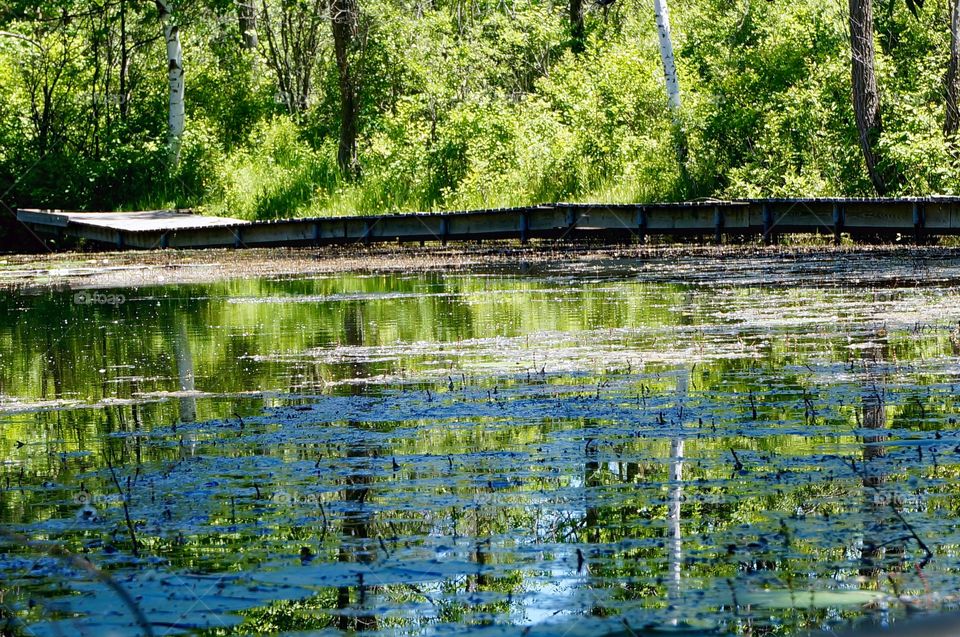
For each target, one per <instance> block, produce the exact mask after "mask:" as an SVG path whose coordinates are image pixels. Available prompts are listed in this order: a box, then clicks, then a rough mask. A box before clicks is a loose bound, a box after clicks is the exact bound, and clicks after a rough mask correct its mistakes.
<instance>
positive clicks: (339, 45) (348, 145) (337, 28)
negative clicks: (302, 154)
mask: <svg viewBox="0 0 960 637" xmlns="http://www.w3.org/2000/svg"><path fill="white" fill-rule="evenodd" d="M357 13H358V7H357V0H331V2H330V20H331V23H332V27H333V49H334V54H335V55H336V58H337V78H338V83H339V85H340V145H339V148H338V150H337V164H338V165H339V166H340V171H341V172H342V173H343V175H344V176H345V177H347V178H348V179H353V178H355V177H357V176H359V173H360V166H359V164H358V162H357V118H358V115H359V108H358V107H359V104H358V100H357V81H356V77H355V75H354V70H353V66H352V64H351V58H352V52H353V49H354V46H355V45H354V40H355V39H356V36H357V23H358V22H357Z"/></svg>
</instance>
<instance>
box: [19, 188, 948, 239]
mask: <svg viewBox="0 0 960 637" xmlns="http://www.w3.org/2000/svg"><path fill="white" fill-rule="evenodd" d="M17 218H18V219H19V220H20V221H21V222H22V223H24V224H26V225H27V226H28V227H30V228H31V229H32V230H34V231H35V232H38V233H41V234H45V235H48V236H55V237H59V238H61V239H68V238H69V239H83V240H86V241H89V242H93V243H96V244H101V245H106V246H111V247H117V248H136V249H150V248H168V247H169V248H206V247H258V246H278V245H291V246H292V245H330V244H340V245H345V244H350V243H367V244H369V243H376V242H387V241H389V242H397V241H399V242H427V241H437V242H443V243H446V242H448V241H470V240H483V239H516V240H519V241H521V242H524V243H525V242H527V241H528V240H530V239H554V240H574V239H580V238H585V237H594V238H603V239H609V240H623V241H629V240H635V239H639V240H643V239H645V238H646V237H647V236H668V237H702V238H704V239H710V240H713V241H717V242H719V241H721V240H722V239H723V237H724V236H733V237H751V236H755V237H756V236H758V237H762V238H764V239H765V240H766V241H768V242H773V241H775V240H776V238H777V236H778V235H781V234H794V233H816V234H821V235H824V234H825V235H829V236H833V237H834V238H835V240H837V241H839V239H840V237H841V236H842V235H843V234H847V235H849V236H851V237H853V238H858V237H864V236H887V237H893V236H896V235H899V236H900V237H901V238H906V239H910V240H916V241H922V240H923V239H925V238H926V237H928V236H939V235H955V234H956V235H960V197H926V198H911V199H754V200H737V201H713V200H711V201H694V202H683V203H655V204H569V203H559V204H544V205H538V206H528V207H523V208H503V209H492V210H470V211H463V212H445V213H410V214H394V215H374V216H363V217H318V218H309V219H288V220H279V221H253V222H251V221H242V220H239V219H226V218H222V217H205V216H200V215H193V214H185V213H182V212H178V211H151V212H130V213H74V212H62V211H44V210H18V211H17Z"/></svg>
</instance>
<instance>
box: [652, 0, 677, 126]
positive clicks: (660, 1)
mask: <svg viewBox="0 0 960 637" xmlns="http://www.w3.org/2000/svg"><path fill="white" fill-rule="evenodd" d="M653 10H654V12H655V13H656V15H657V37H658V38H659V39H660V60H661V62H663V78H664V80H666V83H667V100H668V101H669V103H670V108H671V109H673V112H674V115H675V116H676V115H677V114H678V113H679V111H680V82H679V81H678V80H677V65H676V62H675V60H674V57H673V38H672V37H671V36H670V9H669V7H667V0H653Z"/></svg>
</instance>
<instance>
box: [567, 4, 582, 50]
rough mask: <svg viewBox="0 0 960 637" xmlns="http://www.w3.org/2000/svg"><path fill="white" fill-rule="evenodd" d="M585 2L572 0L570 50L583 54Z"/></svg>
mask: <svg viewBox="0 0 960 637" xmlns="http://www.w3.org/2000/svg"><path fill="white" fill-rule="evenodd" d="M584 35H585V31H584V27H583V0H570V50H571V51H573V52H574V53H583V50H584V42H583V39H584Z"/></svg>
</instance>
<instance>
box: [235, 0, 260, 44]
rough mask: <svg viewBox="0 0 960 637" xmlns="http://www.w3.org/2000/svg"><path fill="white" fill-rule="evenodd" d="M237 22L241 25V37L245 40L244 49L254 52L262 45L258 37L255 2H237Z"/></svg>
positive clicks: (249, 0) (248, 0)
mask: <svg viewBox="0 0 960 637" xmlns="http://www.w3.org/2000/svg"><path fill="white" fill-rule="evenodd" d="M237 21H238V22H239V24H240V36H241V37H242V38H243V48H244V49H246V50H248V51H253V50H255V49H256V48H257V45H258V44H259V43H260V40H259V38H258V37H257V9H256V7H255V6H254V4H253V0H240V1H239V2H237Z"/></svg>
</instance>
